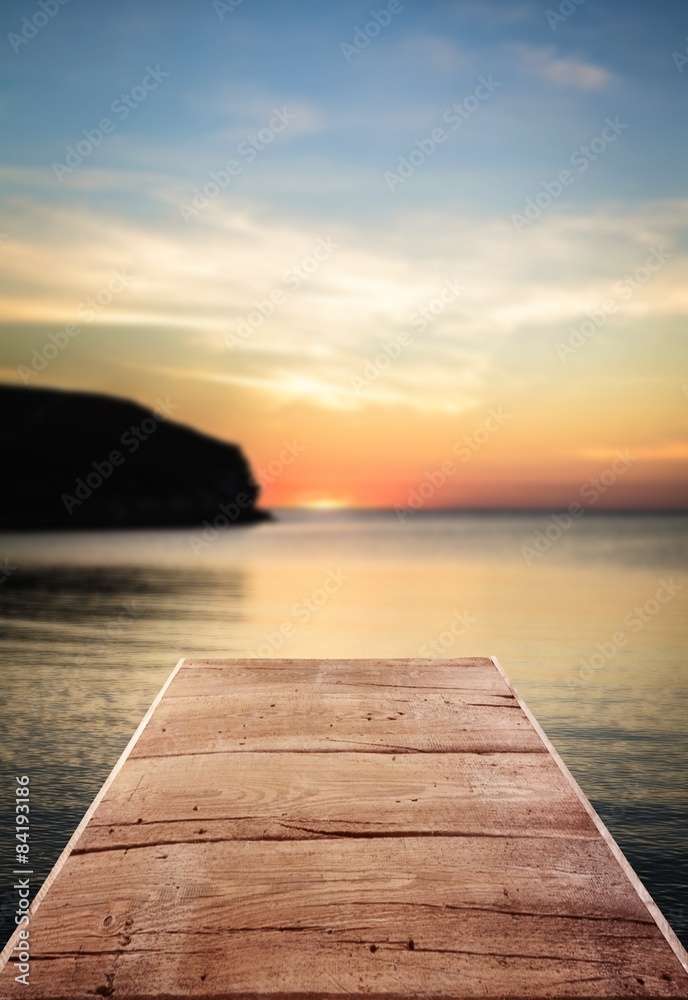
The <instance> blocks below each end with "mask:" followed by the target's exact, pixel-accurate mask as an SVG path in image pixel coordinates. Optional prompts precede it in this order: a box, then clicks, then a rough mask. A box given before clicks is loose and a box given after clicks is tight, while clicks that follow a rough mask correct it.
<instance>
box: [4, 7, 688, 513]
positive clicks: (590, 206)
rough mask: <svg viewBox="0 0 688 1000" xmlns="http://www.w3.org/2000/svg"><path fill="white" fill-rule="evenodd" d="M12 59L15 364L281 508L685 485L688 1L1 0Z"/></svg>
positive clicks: (667, 499) (559, 496) (628, 495)
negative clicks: (184, 444) (239, 480)
mask: <svg viewBox="0 0 688 1000" xmlns="http://www.w3.org/2000/svg"><path fill="white" fill-rule="evenodd" d="M0 46H2V47H3V48H4V52H3V57H2V60H1V64H0V88H1V89H0V119H1V125H2V134H3V136H4V138H5V142H4V143H3V147H2V153H1V154H0V178H1V181H2V185H1V187H2V199H1V204H0V233H1V236H0V257H1V258H2V267H1V268H0V273H1V275H2V277H1V278H0V350H1V354H0V379H2V380H3V381H4V382H12V383H18V384H26V385H30V386H34V387H61V388H69V389H83V390H94V391H102V392H107V393H112V394H115V395H118V396H125V397H128V398H131V399H135V400H137V401H139V402H141V403H143V404H145V405H149V406H153V407H160V405H161V404H164V405H165V406H166V407H167V411H168V412H171V413H172V414H173V419H176V420H179V421H181V422H183V423H187V424H190V425H192V426H195V427H197V428H199V429H201V430H203V431H205V432H208V433H210V434H213V435H216V436H218V437H220V438H223V439H226V440H230V441H236V442H238V443H239V444H241V446H242V447H243V448H244V450H245V452H246V454H247V456H248V458H249V460H250V462H251V464H252V466H253V467H254V469H255V470H256V471H257V472H258V474H259V478H261V479H262V482H263V485H264V490H263V503H264V504H265V505H266V506H309V507H334V506H359V507H373V506H383V507H389V506H402V507H409V508H410V509H414V508H415V507H419V505H421V504H422V505H423V506H425V507H427V508H432V507H469V508H473V507H489V508H492V507H503V508H519V507H538V508H558V509H565V508H567V507H569V506H570V505H571V504H575V503H577V502H583V503H585V504H588V505H595V506H596V507H597V508H598V509H603V508H642V507H649V508H677V507H681V508H684V507H685V506H686V501H687V499H688V434H687V428H688V420H687V417H688V365H687V363H686V362H687V351H686V319H687V317H688V254H687V251H688V240H687V235H688V193H687V192H686V176H687V173H686V165H687V152H688V137H687V133H686V128H685V123H686V110H687V105H688V8H686V7H685V5H683V4H680V3H676V2H675V0H656V2H655V3H653V4H647V3H646V2H643V0H628V2H625V3H623V4H620V3H619V2H618V0H582V2H581V0H577V2H575V0H563V2H561V3H560V4H557V3H555V2H554V0H553V2H552V3H551V6H548V5H547V0H544V2H542V3H541V2H539V0H533V2H531V0H523V2H520V0H513V2H505V0H481V2H477V0H475V2H473V0H466V2H449V3H445V2H439V0H423V2H421V0H387V2H385V3H382V2H380V3H376V4H375V5H373V6H372V7H371V4H370V0H368V2H365V3H355V2H348V0H338V2H324V0H301V2H299V0H292V2H290V3H288V4H285V3H279V2H273V0H226V2H225V0H216V2H212V0H207V2H206V0H197V2H193V3H191V2H183V0H164V2H163V0H147V2H146V3H145V4H142V3H140V2H136V0H120V2H119V3H117V4H116V5H106V4H89V3H87V2H86V0H66V2H65V0H40V2H39V0H35V2H34V0H5V2H4V3H3V5H2V9H1V10H0ZM101 457H102V456H94V460H97V459H99V458H101ZM591 484H592V485H591ZM595 484H596V485H595ZM581 498H583V500H582V501H581ZM591 498H594V499H591Z"/></svg>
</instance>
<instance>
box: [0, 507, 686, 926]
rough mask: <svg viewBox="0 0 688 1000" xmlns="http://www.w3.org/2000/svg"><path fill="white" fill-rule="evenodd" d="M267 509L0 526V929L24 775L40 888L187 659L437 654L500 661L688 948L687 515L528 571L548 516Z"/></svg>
mask: <svg viewBox="0 0 688 1000" xmlns="http://www.w3.org/2000/svg"><path fill="white" fill-rule="evenodd" d="M279 518H280V519H279V521H278V522H277V523H272V524H264V525H260V526H257V527H252V528H240V529H233V530H230V531H224V532H221V533H220V534H219V536H218V537H217V538H216V539H215V540H213V541H212V542H210V543H208V544H203V539H201V537H200V535H199V534H198V533H197V532H196V533H193V532H186V531H176V532H131V533H102V534H100V533H99V534H95V533H90V534H89V533H83V534H73V535H72V534H61V535H57V534H56V535H34V536H0V563H1V562H2V560H3V559H4V558H7V559H8V560H9V564H10V566H11V567H15V568H13V569H12V571H11V574H10V576H9V577H8V578H7V579H5V580H4V582H2V583H0V606H1V611H0V626H1V633H0V656H1V657H2V667H1V670H2V673H1V674H0V676H1V677H2V685H1V691H0V726H1V727H2V740H1V742H0V761H1V764H2V771H3V781H2V795H1V796H0V938H2V939H4V938H5V937H7V936H8V935H9V933H10V931H11V930H12V927H13V923H14V916H13V911H14V908H15V896H14V893H11V891H10V886H11V885H12V881H13V879H12V876H11V869H12V867H13V851H14V839H13V838H14V823H13V797H12V796H13V791H14V787H15V782H14V778H15V775H18V774H28V775H29V776H30V780H31V802H32V840H31V845H32V852H33V854H32V861H33V866H32V867H33V871H34V873H35V875H34V887H35V888H36V889H37V888H38V887H39V885H40V882H41V881H42V879H43V878H44V877H45V875H46V874H47V872H48V871H49V870H50V868H51V866H52V864H53V863H54V861H55V859H56V858H57V856H58V854H59V852H60V851H61V849H62V848H63V847H64V845H65V843H66V841H67V840H68V838H69V836H70V835H71V833H72V832H73V830H74V828H75V827H76V825H77V823H78V822H79V820H80V819H81V817H82V815H83V813H84V812H85V810H86V808H87V807H88V805H89V804H90V802H91V801H92V799H93V797H94V795H95V794H96V792H97V791H98V789H99V788H100V786H101V784H102V782H103V780H104V779H105V777H106V776H107V774H108V772H109V771H110V769H111V768H112V766H113V765H114V764H115V762H116V761H117V758H118V756H119V754H120V753H121V751H122V750H123V748H124V747H125V745H126V743H127V742H128V740H129V738H130V737H131V735H132V733H133V731H134V730H135V728H136V726H137V725H138V723H139V721H140V719H141V717H142V716H143V714H144V713H145V711H146V709H147V708H148V706H149V704H150V702H151V701H152V700H153V698H154V697H155V695H156V693H157V692H158V690H159V689H160V687H161V685H162V684H163V682H164V680H165V679H166V677H167V676H168V674H169V673H170V671H171V670H172V669H173V667H174V666H175V664H176V662H177V660H178V659H179V658H180V657H182V656H196V655H197V656H214V657H222V656H227V657H236V656H245V655H260V656H266V655H274V656H288V657H319V656H322V657H349V656H350V657H369V656H373V657H378V656H418V655H426V656H427V655H433V650H434V651H435V652H436V653H437V654H441V655H444V656H448V657H452V656H465V655H493V654H495V655H497V656H498V657H499V659H500V661H501V663H502V665H503V666H504V668H505V669H506V670H507V672H508V673H509V675H510V677H511V678H512V680H513V681H514V683H515V684H516V685H517V687H518V688H519V690H520V693H521V694H522V695H523V696H524V697H525V699H526V701H527V702H528V704H529V705H530V707H531V708H532V709H533V711H534V712H535V714H536V715H537V717H538V719H539V721H540V722H541V724H542V725H543V727H544V729H545V730H546V732H547V733H548V735H549V736H550V737H551V739H552V740H553V742H554V744H555V745H556V746H557V748H558V749H559V751H560V753H561V754H562V756H563V758H564V760H565V761H566V762H567V764H568V766H569V768H570V769H571V771H572V772H573V773H574V775H575V776H576V778H577V779H578V781H579V783H580V784H581V785H582V787H583V789H584V791H585V792H586V793H587V795H588V797H589V798H590V799H591V801H592V802H593V804H594V805H595V807H596V808H597V810H598V812H599V813H600V814H601V816H602V818H603V819H604V820H605V822H606V823H607V825H608V826H609V828H610V829H611V831H612V833H613V834H614V836H615V837H616V839H617V840H618V842H619V844H620V845H621V847H622V849H623V850H624V851H625V853H626V855H627V857H628V858H629V860H630V861H631V863H632V864H633V866H634V867H635V869H636V871H637V872H638V873H639V875H640V877H641V878H642V879H643V880H644V882H645V884H646V886H647V887H648V889H649V891H650V892H651V894H652V895H653V896H654V898H655V900H656V901H657V903H658V904H659V906H660V907H661V908H662V910H663V911H664V913H665V915H666V916H667V918H668V919H669V921H670V923H671V924H672V925H673V927H674V929H675V930H676V932H677V933H678V934H679V936H680V937H681V938H682V940H683V941H684V943H686V944H688V782H687V781H686V773H687V770H688V694H687V688H688V664H687V662H686V648H687V646H688V643H687V642H686V640H687V639H688V616H687V615H686V605H687V603H688V581H687V579H686V575H685V567H686V565H687V562H686V555H687V550H688V518H686V517H683V516H669V517H664V518H661V517H654V516H643V517H636V516H611V515H609V516H602V515H595V516H593V515H592V514H588V515H586V517H585V518H583V519H582V520H581V521H578V522H576V523H575V524H574V525H573V526H572V527H571V528H570V530H567V531H565V532H564V533H563V534H562V536H561V537H560V538H559V539H556V540H554V541H552V544H551V546H550V548H549V549H547V551H543V552H542V553H541V554H537V555H534V554H533V553H532V552H530V553H529V552H526V554H527V555H528V557H529V560H530V562H529V561H528V560H527V559H526V558H525V557H524V552H523V547H524V546H526V547H528V549H530V550H534V549H535V544H534V543H535V539H536V533H537V532H538V531H540V532H546V531H547V529H548V528H549V529H550V531H549V533H550V535H552V536H554V535H556V530H555V529H554V527H553V522H552V520H551V519H550V518H549V517H547V516H546V515H541V514H538V515H535V514H533V515H530V514H529V515H517V516H511V515H509V516H506V515H501V516H500V515H457V514H418V515H415V516H414V517H413V518H410V519H408V520H407V521H406V522H405V523H403V524H401V523H399V521H398V520H397V518H396V516H395V515H394V514H393V513H387V512H380V513H377V512H376V513H370V512H360V513H337V514H330V513H328V514H324V513H323V514H320V513H318V514H315V513H313V514H305V513H293V512H284V513H281V514H280V515H279ZM539 537H540V538H541V541H540V546H541V548H543V549H544V547H545V546H544V542H543V539H542V536H539ZM0 575H2V574H1V573H0ZM328 581H329V582H328ZM326 584H327V586H326ZM328 591H329V593H328Z"/></svg>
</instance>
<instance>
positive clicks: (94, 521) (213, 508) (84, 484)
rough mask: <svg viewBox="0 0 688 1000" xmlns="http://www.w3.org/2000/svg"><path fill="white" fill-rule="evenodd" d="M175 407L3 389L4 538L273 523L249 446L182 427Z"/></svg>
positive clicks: (0, 510) (0, 498) (0, 504)
mask: <svg viewBox="0 0 688 1000" xmlns="http://www.w3.org/2000/svg"><path fill="white" fill-rule="evenodd" d="M173 410H174V407H173V406H172V404H170V403H169V402H164V401H162V400H160V401H159V409H158V410H148V409H146V408H145V407H143V406H139V405H138V404H136V403H132V402H129V401H128V400H123V399H116V398H114V397H112V396H103V395H99V394H95V393H86V392H63V391H60V390H56V389H28V388H26V389H25V388H22V387H15V386H0V462H1V463H2V465H1V467H2V472H3V482H4V488H3V489H2V491H0V531H3V530H4V531H7V530H39V529H48V528H72V529H78V528H153V527H187V526H192V525H193V526H195V525H200V524H202V523H203V522H204V521H205V520H210V521H215V519H218V518H219V519H220V520H221V521H222V523H223V525H224V524H225V523H229V524H232V523H236V524H247V523H251V522H255V521H259V520H264V519H266V518H268V517H269V516H270V515H269V514H268V513H266V512H265V511H261V510H259V509H257V508H256V501H257V498H258V494H259V491H260V488H259V486H258V484H257V483H256V482H255V481H254V479H253V476H252V473H251V469H250V467H249V464H248V462H247V461H246V458H245V457H244V455H243V453H242V451H241V449H240V448H239V447H238V446H237V445H234V444H226V443H225V442H223V441H219V440H217V439H215V438H211V437H208V436H206V435H205V434H201V433H199V432H198V431H195V430H192V429H191V428H189V427H184V426H182V425H181V424H177V423H174V421H173V420H172V419H171V415H172V413H173Z"/></svg>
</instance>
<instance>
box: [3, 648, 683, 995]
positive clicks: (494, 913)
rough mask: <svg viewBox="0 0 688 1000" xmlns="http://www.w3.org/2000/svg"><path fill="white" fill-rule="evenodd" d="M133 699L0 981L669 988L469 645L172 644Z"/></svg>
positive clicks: (667, 953) (666, 955)
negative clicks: (192, 648)
mask: <svg viewBox="0 0 688 1000" xmlns="http://www.w3.org/2000/svg"><path fill="white" fill-rule="evenodd" d="M156 702H157V703H154V706H153V708H152V710H151V712H150V713H149V714H148V716H147V718H146V719H145V720H144V723H142V726H141V727H140V728H139V731H138V733H137V734H136V737H135V738H134V740H133V741H132V744H130V747H129V748H128V750H127V751H126V752H125V755H124V756H123V758H122V760H121V761H120V763H119V764H118V766H117V768H115V771H114V772H113V775H112V776H111V778H110V779H108V782H106V785H105V786H104V789H103V790H102V792H101V793H100V795H99V796H98V798H97V799H96V802H95V803H94V806H93V807H91V809H90V810H89V812H88V813H87V815H86V817H85V819H84V822H83V823H82V824H81V826H80V828H79V830H78V831H77V833H76V834H75V836H74V838H72V841H70V844H69V845H68V848H67V850H66V851H65V854H64V855H63V856H62V858H61V859H60V861H59V862H58V864H57V865H56V868H55V871H54V872H53V874H52V875H51V876H50V878H49V879H48V881H47V883H46V886H44V888H43V889H42V890H41V893H40V894H39V897H38V900H37V902H38V905H37V906H34V908H33V909H34V916H33V921H32V925H31V953H32V962H31V974H30V980H31V983H30V986H28V987H27V986H23V985H20V984H16V983H15V982H14V980H13V976H14V974H15V972H14V967H13V965H12V963H11V962H10V963H9V964H8V965H7V966H6V967H5V969H4V970H3V971H2V972H1V973H0V997H2V998H14V997H25V998H27V1000H39V998H41V1000H48V998H49V1000H57V998H63V997H64V998H70V1000H71V998H82V997H83V998H90V1000H93V997H99V996H100V997H112V998H114V1000H134V998H137V1000H144V998H146V1000H147V998H153V997H165V998H169V1000H172V998H180V1000H181V998H186V997H197V998H204V997H205V998H220V997H222V998H236V1000H238V998H261V997H270V998H272V1000H278V998H281V1000H287V998H310V1000H316V998H333V1000H334V998H354V997H367V998H374V997H377V998H383V997H384V998H386V1000H392V998H402V997H403V998H428V1000H429V998H461V997H483V998H484V997H500V998H506V997H592V996H595V997H598V996H607V997H611V996H613V997H619V996H623V997H625V996H629V997H630V996H672V997H688V973H687V971H686V968H688V958H687V957H686V955H685V952H684V951H683V950H682V949H681V946H680V945H679V944H678V942H677V941H676V939H675V937H674V936H673V935H672V933H671V931H670V930H669V929H668V928H667V927H666V924H665V922H664V921H663V918H662V917H661V915H660V914H658V911H657V910H656V907H654V904H652V902H651V900H649V897H647V894H646V893H645V892H644V890H643V888H642V886H640V883H639V882H638V880H637V878H636V877H635V875H634V874H633V873H632V871H631V870H630V869H629V867H628V863H627V862H626V861H625V859H623V857H622V856H621V855H620V852H619V850H618V848H617V847H616V845H615V844H614V843H613V841H612V840H611V838H610V837H609V835H608V834H607V833H606V831H605V830H604V828H603V827H602V826H601V824H600V823H599V820H598V819H597V818H596V817H595V815H594V813H593V811H592V808H591V807H590V805H589V803H587V801H586V800H585V799H584V797H583V796H582V794H581V793H580V790H579V789H578V788H577V786H576V785H575V782H574V781H573V779H572V778H571V776H570V775H569V774H568V772H567V771H566V769H565V768H563V765H561V762H560V761H559V760H558V757H557V755H556V752H555V751H554V750H553V748H552V747H551V745H550V744H549V742H548V741H547V739H546V737H544V735H543V734H542V732H541V730H540V729H539V727H538V726H537V723H536V722H535V721H534V720H533V719H532V716H530V714H529V713H528V711H527V709H526V708H525V707H524V706H523V705H522V703H521V702H520V700H519V699H518V697H517V696H516V694H515V692H514V690H513V688H512V687H511V686H510V684H509V683H508V681H507V680H506V678H505V677H504V676H503V675H502V673H501V672H500V670H499V668H498V667H497V666H496V665H495V663H493V662H492V661H490V660H487V659H471V660H451V661H443V662H439V661H421V660H408V661H403V660H396V661H394V660H390V661H377V660H375V661H356V660H354V661H282V662H279V661H272V660H271V661H242V662H233V661H226V662H225V661H211V662H207V661H196V662H188V661H187V662H185V663H184V664H182V665H181V666H180V668H178V670H177V671H176V672H175V674H174V675H173V677H172V678H171V680H170V682H168V686H167V687H166V689H163V693H162V696H161V697H160V696H159V699H157V700H156ZM11 943H12V942H10V944H11ZM7 953H8V949H6V952H5V955H7ZM683 963H686V967H685V968H684V965H683Z"/></svg>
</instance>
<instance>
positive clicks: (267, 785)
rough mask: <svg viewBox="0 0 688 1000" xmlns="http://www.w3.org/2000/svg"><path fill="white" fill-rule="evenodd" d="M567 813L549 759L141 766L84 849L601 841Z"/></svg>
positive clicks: (297, 759) (564, 793) (286, 758)
mask: <svg viewBox="0 0 688 1000" xmlns="http://www.w3.org/2000/svg"><path fill="white" fill-rule="evenodd" d="M264 758H267V759H264ZM285 773H288V775H289V798H287V795H286V794H285V793H284V792H282V791H281V785H282V783H283V775H284V774H285ZM570 805H571V802H570V791H569V788H568V785H567V783H566V781H565V779H564V777H563V775H561V774H560V773H559V772H558V771H557V770H556V769H553V768H552V767H551V764H550V761H549V759H548V756H547V755H546V754H526V755H523V754H480V755H467V756H466V757H465V758H464V757H463V756H459V755H457V754H423V755H421V756H420V758H418V759H417V758H416V757H415V756H414V755H412V754H398V755H392V754H384V755H379V754H367V753H341V754H327V753H311V754H303V753H279V754H277V753H275V754H267V755H263V754H251V753H241V754H231V753H226V754H211V755H210V756H198V757H194V756H187V757H181V758H179V757H158V758H152V759H146V758H141V759H132V761H131V762H130V766H129V767H128V768H127V769H126V774H124V775H122V780H121V781H120V782H118V784H117V787H116V788H114V789H112V788H111V789H110V791H109V792H108V794H107V795H106V796H105V798H104V799H103V801H102V804H101V807H100V809H99V811H98V816H97V817H94V819H93V821H92V822H91V823H90V824H89V827H88V829H87V830H86V831H85V833H84V836H83V837H82V838H81V841H80V843H79V849H80V850H102V849H104V848H108V847H114V846H128V845H132V846H133V845H137V844H142V843H156V842H158V843H174V842H177V841H179V840H186V841H189V840H196V841H199V840H206V841H213V840H226V839H234V840H239V839H241V840H245V839H267V838H271V839H293V838H301V837H303V838H312V837H323V836H330V837H331V836H338V835H340V834H342V835H353V834H355V833H361V834H365V835H367V836H375V835H380V836H382V835H385V834H389V833H395V834H400V833H404V834H408V835H411V834H431V835H433V836H446V835H450V834H457V833H459V834H481V833H482V834H485V835H490V836H508V835H511V836H516V835H518V834H519V833H521V834H524V835H527V836H532V835H534V834H537V835H538V836H552V837H559V836H581V837H596V836H597V831H596V829H595V826H594V824H593V822H592V820H591V819H590V817H589V816H587V815H586V813H585V812H584V811H582V810H574V811H572V810H571V808H570ZM371 816H374V817H375V819H371Z"/></svg>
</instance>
